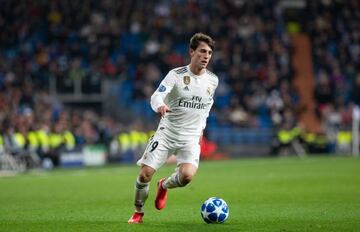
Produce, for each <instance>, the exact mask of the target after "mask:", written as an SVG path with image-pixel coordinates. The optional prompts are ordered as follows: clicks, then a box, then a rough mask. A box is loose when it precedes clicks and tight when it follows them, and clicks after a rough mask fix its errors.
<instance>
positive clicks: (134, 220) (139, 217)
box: [128, 212, 144, 224]
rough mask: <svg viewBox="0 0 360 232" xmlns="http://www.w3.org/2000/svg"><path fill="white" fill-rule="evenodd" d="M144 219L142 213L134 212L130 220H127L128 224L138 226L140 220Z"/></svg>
mask: <svg viewBox="0 0 360 232" xmlns="http://www.w3.org/2000/svg"><path fill="white" fill-rule="evenodd" d="M143 217H144V213H138V212H135V213H134V214H133V215H132V216H131V218H130V219H129V221H128V223H129V224H140V223H142V222H143V220H142V218H143Z"/></svg>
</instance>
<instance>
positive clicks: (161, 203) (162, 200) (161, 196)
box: [155, 178, 167, 210]
mask: <svg viewBox="0 0 360 232" xmlns="http://www.w3.org/2000/svg"><path fill="white" fill-rule="evenodd" d="M164 181H165V178H163V179H161V180H159V182H158V183H157V193H156V199H155V208H157V209H158V210H162V209H163V208H164V207H165V205H166V200H167V189H164V188H163V187H162V183H163V182H164Z"/></svg>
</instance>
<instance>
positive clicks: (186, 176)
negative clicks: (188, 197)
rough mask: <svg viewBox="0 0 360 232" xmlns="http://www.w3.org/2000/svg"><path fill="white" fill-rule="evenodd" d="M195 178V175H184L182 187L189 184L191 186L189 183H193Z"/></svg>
mask: <svg viewBox="0 0 360 232" xmlns="http://www.w3.org/2000/svg"><path fill="white" fill-rule="evenodd" d="M193 176H194V175H193V174H191V173H184V174H183V175H182V178H181V180H180V181H181V184H182V186H186V185H187V184H189V183H190V182H191V180H192V178H193Z"/></svg>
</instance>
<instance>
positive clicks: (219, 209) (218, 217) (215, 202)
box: [201, 197, 229, 223]
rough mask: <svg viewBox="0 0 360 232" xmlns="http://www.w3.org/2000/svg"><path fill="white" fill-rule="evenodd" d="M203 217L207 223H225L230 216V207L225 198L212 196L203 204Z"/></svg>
mask: <svg viewBox="0 0 360 232" xmlns="http://www.w3.org/2000/svg"><path fill="white" fill-rule="evenodd" d="M201 217H202V218H203V219H204V221H205V222H206V223H224V222H225V221H226V219H227V218H228V217H229V207H228V206H227V204H226V202H225V201H224V200H223V199H221V198H218V197H211V198H209V199H207V200H206V201H205V202H204V203H203V204H202V206H201Z"/></svg>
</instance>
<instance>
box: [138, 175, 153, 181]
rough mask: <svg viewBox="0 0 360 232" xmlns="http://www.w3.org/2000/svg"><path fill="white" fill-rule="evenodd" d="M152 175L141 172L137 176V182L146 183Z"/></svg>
mask: <svg viewBox="0 0 360 232" xmlns="http://www.w3.org/2000/svg"><path fill="white" fill-rule="evenodd" d="M151 178H152V174H151V173H147V172H141V173H140V175H139V180H140V181H141V182H143V183H148V182H150V181H151Z"/></svg>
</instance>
